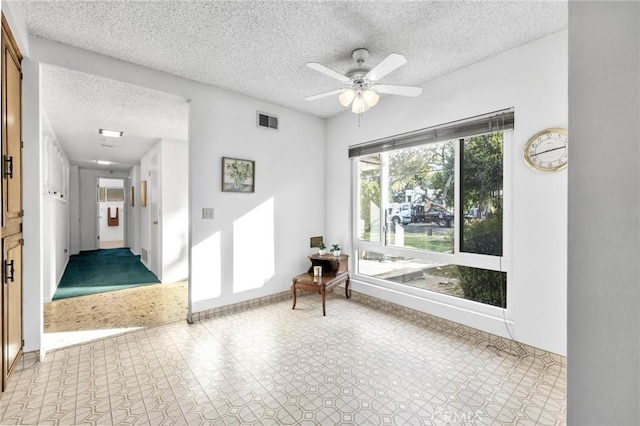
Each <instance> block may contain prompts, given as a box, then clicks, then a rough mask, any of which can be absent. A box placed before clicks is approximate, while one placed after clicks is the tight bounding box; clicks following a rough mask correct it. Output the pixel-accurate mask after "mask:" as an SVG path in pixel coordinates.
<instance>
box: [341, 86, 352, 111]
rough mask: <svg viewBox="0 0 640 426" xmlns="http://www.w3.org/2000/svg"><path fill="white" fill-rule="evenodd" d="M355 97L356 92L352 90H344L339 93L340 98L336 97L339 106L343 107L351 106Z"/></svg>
mask: <svg viewBox="0 0 640 426" xmlns="http://www.w3.org/2000/svg"><path fill="white" fill-rule="evenodd" d="M355 97H356V91H355V90H353V89H346V90H344V91H343V92H342V93H340V96H338V100H339V101H340V105H342V106H343V107H345V108H346V107H348V106H349V105H351V102H353V99H354V98H355Z"/></svg>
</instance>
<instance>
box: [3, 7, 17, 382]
mask: <svg viewBox="0 0 640 426" xmlns="http://www.w3.org/2000/svg"><path fill="white" fill-rule="evenodd" d="M1 44H2V54H0V58H1V59H2V65H1V67H2V154H1V156H0V175H1V176H2V192H1V195H2V199H1V200H0V204H2V212H1V214H2V218H1V220H0V225H1V228H0V237H1V238H2V243H1V244H2V260H1V262H0V268H2V272H1V274H2V279H1V281H2V283H1V284H0V286H1V287H2V288H1V290H0V321H1V322H0V343H2V351H1V352H0V355H1V356H0V358H2V360H1V363H0V365H1V367H2V374H1V375H0V376H1V377H0V382H1V386H0V389H1V390H2V391H4V390H5V389H6V388H7V383H8V380H9V375H10V374H11V372H12V371H13V369H14V367H15V365H16V363H17V362H18V360H19V359H20V357H21V356H22V348H23V340H22V244H23V240H22V132H21V129H22V116H21V110H22V97H21V93H22V84H21V83H22V82H21V80H22V73H21V66H20V61H21V60H22V56H21V55H20V51H19V49H18V47H17V44H16V42H15V40H14V39H13V36H12V35H11V30H10V29H9V25H8V24H7V21H6V20H5V17H4V15H2V43H1Z"/></svg>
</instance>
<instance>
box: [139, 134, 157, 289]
mask: <svg viewBox="0 0 640 426" xmlns="http://www.w3.org/2000/svg"><path fill="white" fill-rule="evenodd" d="M159 157H160V143H159V142H158V143H157V144H155V145H154V146H153V148H151V149H150V150H149V152H147V153H146V154H145V155H144V156H143V157H142V158H141V159H140V180H141V181H143V180H144V181H146V182H147V194H146V198H147V205H146V206H145V207H142V206H141V207H140V252H141V257H140V261H141V262H142V263H143V264H144V265H145V266H146V267H147V269H149V270H151V272H153V273H154V274H156V276H157V277H158V280H162V274H161V270H156V271H153V268H154V266H153V265H152V264H151V263H150V261H151V256H154V254H153V253H152V250H151V232H159V231H160V228H158V227H156V226H152V224H151V222H152V220H151V196H150V194H151V163H152V161H157V160H158V158H159ZM154 159H155V160H154ZM138 187H140V182H138ZM138 198H140V197H138ZM145 256H146V257H145Z"/></svg>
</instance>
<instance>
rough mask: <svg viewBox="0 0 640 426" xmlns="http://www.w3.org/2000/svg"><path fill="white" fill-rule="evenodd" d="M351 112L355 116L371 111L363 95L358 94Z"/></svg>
mask: <svg viewBox="0 0 640 426" xmlns="http://www.w3.org/2000/svg"><path fill="white" fill-rule="evenodd" d="M351 111H352V112H353V113H355V114H362V113H363V112H366V111H369V105H367V103H366V102H365V100H364V98H363V97H362V93H358V94H357V95H356V97H355V99H354V100H353V104H352V105H351Z"/></svg>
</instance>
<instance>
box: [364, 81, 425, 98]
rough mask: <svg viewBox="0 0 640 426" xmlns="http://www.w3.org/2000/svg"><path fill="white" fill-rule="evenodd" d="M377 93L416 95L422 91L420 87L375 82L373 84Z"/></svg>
mask: <svg viewBox="0 0 640 426" xmlns="http://www.w3.org/2000/svg"><path fill="white" fill-rule="evenodd" d="M373 87H374V88H375V90H376V92H378V93H388V94H390V95H400V96H414V97H415V96H418V95H420V94H421V93H422V87H413V86H398V85H396V84H376V85H375V86H373Z"/></svg>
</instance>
